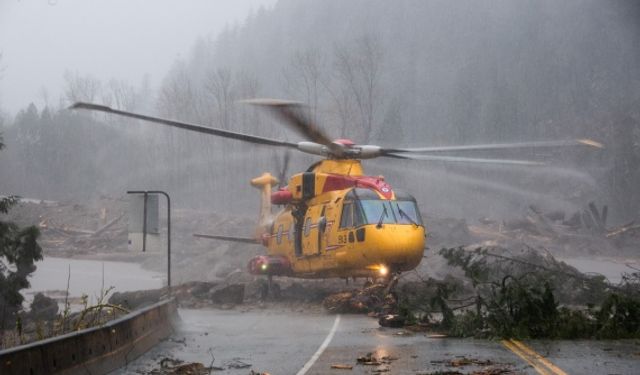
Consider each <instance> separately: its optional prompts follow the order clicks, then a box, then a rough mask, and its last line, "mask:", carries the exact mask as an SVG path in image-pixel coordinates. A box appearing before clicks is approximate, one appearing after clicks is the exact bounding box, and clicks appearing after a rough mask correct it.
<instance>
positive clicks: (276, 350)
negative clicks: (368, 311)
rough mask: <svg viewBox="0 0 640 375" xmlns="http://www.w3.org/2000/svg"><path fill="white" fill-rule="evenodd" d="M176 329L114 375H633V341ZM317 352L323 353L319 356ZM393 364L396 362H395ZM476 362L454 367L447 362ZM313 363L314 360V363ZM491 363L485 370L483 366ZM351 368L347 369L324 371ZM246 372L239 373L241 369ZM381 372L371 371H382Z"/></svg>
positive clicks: (308, 319) (296, 315)
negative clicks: (169, 371) (151, 374)
mask: <svg viewBox="0 0 640 375" xmlns="http://www.w3.org/2000/svg"><path fill="white" fill-rule="evenodd" d="M180 316H181V318H182V325H181V328H180V330H179V331H178V332H176V334H175V335H174V336H173V337H172V338H171V339H169V340H167V341H165V342H163V343H161V344H160V345H158V346H157V347H155V348H154V349H152V350H151V351H150V352H148V353H147V354H146V355H145V356H143V357H141V358H139V359H138V360H136V361H134V362H133V363H131V364H129V365H128V366H127V367H126V368H123V369H121V370H119V371H116V372H115V374H140V373H146V372H148V371H150V370H151V369H153V368H158V363H159V361H160V360H161V359H162V358H165V357H171V358H177V359H181V360H183V361H186V362H201V363H203V364H205V365H206V366H208V365H210V364H211V362H212V355H213V356H214V357H215V361H214V362H213V365H214V366H218V367H221V368H223V369H224V370H221V371H214V372H212V373H216V374H242V375H248V374H249V373H250V371H251V370H254V371H256V372H268V373H270V374H272V375H278V374H280V375H303V374H305V375H306V374H376V373H383V374H412V375H415V374H426V373H429V372H435V371H460V372H461V373H464V374H466V373H471V372H473V371H478V370H481V369H483V368H485V369H486V368H501V369H508V370H510V371H512V372H513V373H518V374H556V375H557V374H640V341H637V340H628V341H550V342H547V341H526V342H524V343H520V342H501V341H492V340H474V339H449V338H433V337H428V336H426V335H425V334H423V333H416V334H411V333H408V332H406V331H404V330H402V329H391V328H380V327H379V326H378V323H377V321H376V320H375V319H372V318H368V317H366V316H361V315H341V316H339V317H338V316H336V315H326V314H309V313H302V312H294V311H291V310H276V309H274V308H269V309H265V310H252V311H248V312H239V311H236V310H232V311H222V310H208V309H203V310H189V309H181V310H180ZM322 349H324V350H322ZM369 352H373V353H374V356H375V357H377V358H382V357H391V358H390V360H388V361H385V362H388V363H382V364H380V365H359V364H357V363H356V358H357V357H359V356H363V355H365V354H367V353H369ZM396 358H397V359H396ZM464 358H467V359H473V360H476V361H478V362H480V363H479V364H475V365H474V364H469V365H465V366H461V367H453V366H451V364H450V361H454V362H456V361H457V362H464ZM314 359H315V361H314ZM487 360H490V361H491V364H486V363H483V361H487ZM335 364H342V365H351V366H353V369H351V370H340V369H332V368H331V365H335ZM245 366H246V367H245ZM384 370H388V371H386V372H376V371H384Z"/></svg>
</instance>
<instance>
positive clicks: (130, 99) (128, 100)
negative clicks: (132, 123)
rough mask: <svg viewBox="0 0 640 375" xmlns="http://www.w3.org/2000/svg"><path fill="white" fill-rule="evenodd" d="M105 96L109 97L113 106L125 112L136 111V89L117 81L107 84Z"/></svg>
mask: <svg viewBox="0 0 640 375" xmlns="http://www.w3.org/2000/svg"><path fill="white" fill-rule="evenodd" d="M103 96H104V97H108V98H109V101H111V104H112V105H113V106H115V107H116V108H118V109H123V110H133V109H135V107H136V104H137V99H138V98H137V93H136V89H135V87H133V86H132V85H130V84H128V83H127V82H125V81H120V80H116V79H112V80H110V81H109V82H108V83H107V87H106V88H105V92H104V94H103ZM105 104H106V102H105Z"/></svg>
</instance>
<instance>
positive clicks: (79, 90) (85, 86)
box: [64, 70, 102, 104]
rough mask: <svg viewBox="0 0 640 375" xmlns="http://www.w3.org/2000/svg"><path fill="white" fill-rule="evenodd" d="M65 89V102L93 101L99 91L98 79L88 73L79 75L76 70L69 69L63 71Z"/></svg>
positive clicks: (100, 85)
mask: <svg viewBox="0 0 640 375" xmlns="http://www.w3.org/2000/svg"><path fill="white" fill-rule="evenodd" d="M64 81H65V86H66V87H65V90H64V99H65V100H66V102H67V104H71V103H75V102H78V101H87V102H93V101H95V99H96V98H97V97H98V95H99V94H100V91H101V87H102V84H101V83H100V81H99V80H98V79H96V78H94V77H91V76H89V75H87V76H81V75H80V74H79V73H78V72H77V71H76V72H73V73H72V72H71V71H69V70H67V71H65V72H64Z"/></svg>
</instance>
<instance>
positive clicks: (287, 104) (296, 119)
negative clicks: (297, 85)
mask: <svg viewBox="0 0 640 375" xmlns="http://www.w3.org/2000/svg"><path fill="white" fill-rule="evenodd" d="M241 102H242V103H247V104H252V105H257V106H261V107H265V108H267V109H269V110H270V111H271V112H272V113H274V114H275V115H276V116H277V117H278V118H279V119H281V120H283V121H284V122H285V123H286V124H287V125H288V126H289V127H291V128H292V129H293V130H295V131H297V132H298V133H299V134H300V135H302V136H303V137H304V138H306V139H307V140H309V141H311V142H315V143H319V144H321V145H325V146H327V147H329V148H331V149H334V148H336V147H339V146H338V145H336V144H335V143H333V140H332V139H331V138H329V137H328V136H327V135H326V134H324V132H322V130H321V129H320V128H318V127H317V126H316V125H314V124H313V123H311V120H309V119H308V118H307V116H305V115H304V113H303V109H304V108H305V107H306V106H305V105H304V104H302V103H299V102H293V101H288V100H279V99H248V100H243V101H241Z"/></svg>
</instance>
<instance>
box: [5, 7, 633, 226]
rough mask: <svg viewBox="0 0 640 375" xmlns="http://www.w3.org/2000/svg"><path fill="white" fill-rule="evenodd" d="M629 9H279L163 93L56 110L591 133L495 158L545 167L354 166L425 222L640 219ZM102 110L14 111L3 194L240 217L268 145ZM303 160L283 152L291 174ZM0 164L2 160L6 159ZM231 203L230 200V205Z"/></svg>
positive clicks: (505, 133)
mask: <svg viewBox="0 0 640 375" xmlns="http://www.w3.org/2000/svg"><path fill="white" fill-rule="evenodd" d="M639 18H640V5H639V4H638V3H635V2H602V1H595V0H593V1H562V2H557V1H517V2H516V1H493V2H474V1H468V2H450V1H417V0H416V1H410V0H402V1H382V0H378V1H365V0H354V1H311V0H281V1H279V2H278V3H277V4H276V5H275V6H274V8H273V9H269V10H265V9H261V10H259V11H257V12H255V13H254V14H252V15H250V16H249V17H248V18H247V20H246V22H245V23H244V24H242V25H239V26H235V27H229V28H228V29H227V30H226V31H225V32H223V33H222V34H221V35H219V36H217V37H215V38H207V37H203V38H201V39H199V40H197V41H194V47H193V51H192V54H191V55H190V56H189V57H187V58H184V59H181V60H179V61H176V62H175V64H174V66H173V68H172V69H171V71H170V72H168V73H167V76H166V77H165V79H164V81H163V83H162V85H161V87H159V88H158V89H157V90H150V89H149V88H148V87H145V86H144V85H139V87H138V85H133V84H131V83H120V84H118V83H117V82H111V83H104V82H102V83H101V82H94V81H92V80H91V78H90V76H89V75H90V72H87V73H86V74H87V75H84V72H83V73H82V74H80V75H77V74H76V75H75V76H74V75H69V77H67V80H66V82H67V86H68V87H67V90H66V95H65V97H64V98H62V99H63V100H62V103H64V105H67V104H69V103H70V102H72V101H73V100H93V101H98V102H100V101H103V102H107V104H110V105H112V106H114V107H119V108H125V109H136V110H142V111H146V112H151V113H156V114H159V115H162V116H167V117H171V118H176V119H181V120H186V121H192V122H198V123H202V124H205V125H211V126H216V127H221V128H225V129H232V130H236V131H242V132H250V133H255V134H259V135H264V136H271V137H287V138H289V139H291V140H294V139H295V140H298V138H297V136H296V135H295V134H292V133H289V132H286V131H285V130H284V129H283V128H282V127H281V126H279V125H278V124H277V123H275V122H274V121H272V120H271V119H270V118H269V117H268V116H267V115H265V114H263V113H261V112H259V111H257V110H256V109H255V108H251V107H249V106H247V105H239V104H237V101H238V100H240V99H244V98H252V97H278V98H288V99H294V100H299V101H301V102H305V103H308V104H309V113H308V115H309V116H310V117H311V118H312V119H313V120H314V121H315V122H317V123H318V124H320V126H322V127H323V128H325V129H326V130H327V131H328V132H329V133H330V134H331V135H333V136H335V137H336V138H338V137H347V138H352V139H354V140H355V141H357V142H360V143H366V142H374V143H378V144H381V145H383V146H386V145H389V146H417V145H448V144H469V143H494V142H507V141H525V140H555V139H564V138H593V139H596V140H598V141H600V142H602V143H604V144H605V147H606V148H605V150H603V151H600V152H589V153H587V152H585V151H584V150H577V151H576V150H569V151H563V152H554V153H548V152H546V153H539V152H538V153H531V152H527V153H525V154H520V155H518V154H515V155H513V154H503V155H500V156H517V157H520V158H535V159H540V160H544V161H546V162H548V163H549V164H550V165H552V166H553V168H550V167H549V168H538V169H531V170H526V171H524V170H519V169H518V170H516V168H514V167H500V168H498V167H491V168H489V167H473V168H471V167H468V166H459V165H450V166H444V165H440V164H436V165H433V164H428V163H426V162H398V161H390V162H381V161H375V162H368V163H367V165H368V167H369V171H370V173H372V174H374V173H375V174H378V173H382V174H384V175H385V176H387V178H388V180H389V182H390V183H391V184H392V186H399V187H403V188H406V189H407V190H409V191H411V192H412V193H414V194H415V195H416V196H417V198H418V200H419V202H420V203H421V206H422V208H423V210H425V211H426V212H428V213H433V214H436V215H443V216H444V215H447V216H448V215H452V216H466V217H470V218H478V217H480V216H484V215H495V216H502V215H507V214H508V213H510V212H516V211H518V210H519V209H522V208H523V207H527V206H528V205H529V204H536V205H543V206H547V207H553V208H560V209H566V210H571V209H575V208H577V207H582V206H584V205H585V204H586V203H587V202H588V201H590V200H596V201H598V202H600V203H601V204H609V205H610V206H611V207H612V210H611V211H612V214H613V215H612V216H613V218H614V219H615V220H617V221H622V220H629V219H631V218H636V217H637V216H638V211H639V210H640V189H638V188H637V186H640V168H639V165H640V145H639V144H640V125H639V120H640V106H639V104H640V63H639V62H640V26H639V24H638V21H637V20H638V19H639ZM122 122H123V121H122V120H121V119H114V118H105V117H104V116H93V117H89V115H87V114H70V113H67V112H65V111H63V110H60V109H59V108H58V107H57V106H51V107H50V108H47V109H44V110H41V111H38V110H37V109H36V108H35V107H29V108H27V109H25V110H24V111H23V112H22V113H20V114H19V115H18V116H16V118H15V121H14V122H13V124H7V123H5V125H4V127H5V129H4V131H3V132H4V134H5V140H6V142H5V143H6V144H7V152H5V153H4V154H5V155H3V159H0V189H2V190H1V191H3V192H4V191H7V192H10V193H16V194H22V195H33V196H38V197H42V198H49V199H64V198H71V197H72V196H74V195H81V196H89V195H91V194H96V193H104V194H121V193H122V192H123V191H124V190H126V189H127V188H150V189H151V188H152V189H166V190H169V191H170V192H171V193H172V194H174V195H175V196H176V197H177V200H178V202H181V203H182V204H185V205H197V206H202V202H206V207H207V208H213V209H220V210H235V209H239V210H242V211H248V210H250V209H251V208H253V207H255V206H256V203H257V197H255V194H254V192H253V191H252V190H251V189H250V188H249V187H248V184H247V181H248V179H249V178H250V177H253V176H255V175H257V174H259V173H260V172H261V171H263V170H265V169H269V170H271V171H273V172H275V171H276V169H277V168H278V165H279V164H280V162H281V159H282V153H281V152H280V151H274V150H270V149H267V148H264V147H258V148H256V147H253V146H251V147H250V146H247V145H243V144H241V143H237V142H233V141H228V140H220V139H214V138H211V139H209V138H203V137H202V136H200V135H192V134H184V132H181V131H179V130H170V129H162V128H158V127H155V126H152V125H140V124H137V123H133V122H127V124H126V125H127V126H126V127H123V126H120V125H121V123H122ZM313 160H314V159H313V158H311V157H308V156H300V157H298V155H296V158H294V163H293V165H292V166H291V168H290V170H289V173H291V172H294V171H296V170H297V169H302V168H304V167H305V166H306V165H307V164H309V163H311V162H312V161H313ZM8 161H10V163H8ZM230 197H231V198H230Z"/></svg>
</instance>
